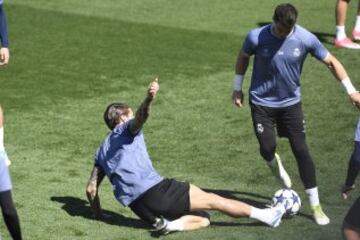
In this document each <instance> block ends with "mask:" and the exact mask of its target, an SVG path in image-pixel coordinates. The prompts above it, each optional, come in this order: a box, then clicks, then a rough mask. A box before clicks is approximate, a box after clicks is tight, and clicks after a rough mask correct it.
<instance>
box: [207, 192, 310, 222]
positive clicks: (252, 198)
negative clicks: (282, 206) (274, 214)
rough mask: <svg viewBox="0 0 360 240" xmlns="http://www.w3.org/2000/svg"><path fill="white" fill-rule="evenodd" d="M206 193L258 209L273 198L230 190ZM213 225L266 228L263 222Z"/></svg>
mask: <svg viewBox="0 0 360 240" xmlns="http://www.w3.org/2000/svg"><path fill="white" fill-rule="evenodd" d="M203 190H204V191H206V192H211V193H215V194H218V195H220V196H222V197H225V198H229V199H233V200H237V201H242V202H244V203H246V204H249V205H251V206H254V207H257V208H266V207H268V205H269V204H271V198H270V197H267V196H262V195H260V194H257V193H249V192H239V191H230V190H220V189H203ZM239 195H240V196H239ZM296 216H300V217H303V218H307V219H310V220H313V218H312V216H311V215H309V214H305V213H302V212H299V213H297V215H296ZM291 218H292V217H288V218H286V217H285V218H284V220H285V221H286V220H288V219H291ZM211 225H214V226H226V227H231V226H248V227H250V226H254V227H256V226H264V225H265V224H263V223H261V222H252V223H239V222H213V221H212V222H211Z"/></svg>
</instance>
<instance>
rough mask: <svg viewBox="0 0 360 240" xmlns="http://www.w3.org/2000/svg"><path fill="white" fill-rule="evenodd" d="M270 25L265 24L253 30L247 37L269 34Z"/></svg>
mask: <svg viewBox="0 0 360 240" xmlns="http://www.w3.org/2000/svg"><path fill="white" fill-rule="evenodd" d="M270 28H271V24H267V25H264V26H261V27H257V28H254V29H252V30H250V32H249V33H248V35H249V36H259V35H260V34H261V33H264V32H265V33H267V32H268V33H270Z"/></svg>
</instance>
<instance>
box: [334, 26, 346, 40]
mask: <svg viewBox="0 0 360 240" xmlns="http://www.w3.org/2000/svg"><path fill="white" fill-rule="evenodd" d="M344 38H346V32H345V26H336V39H337V40H338V41H341V40H343V39H344Z"/></svg>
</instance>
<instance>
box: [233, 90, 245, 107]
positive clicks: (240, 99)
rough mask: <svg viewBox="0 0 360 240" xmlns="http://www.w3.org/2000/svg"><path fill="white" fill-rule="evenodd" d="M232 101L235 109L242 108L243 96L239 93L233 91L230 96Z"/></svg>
mask: <svg viewBox="0 0 360 240" xmlns="http://www.w3.org/2000/svg"><path fill="white" fill-rule="evenodd" d="M232 100H233V101H234V104H235V105H236V106H237V107H242V106H243V102H244V94H243V92H242V91H241V90H240V91H234V92H233V94H232Z"/></svg>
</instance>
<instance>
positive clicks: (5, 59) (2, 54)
mask: <svg viewBox="0 0 360 240" xmlns="http://www.w3.org/2000/svg"><path fill="white" fill-rule="evenodd" d="M9 59H10V52H9V49H8V48H1V49H0V65H6V64H8V63H9Z"/></svg>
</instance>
